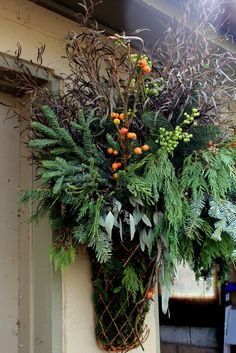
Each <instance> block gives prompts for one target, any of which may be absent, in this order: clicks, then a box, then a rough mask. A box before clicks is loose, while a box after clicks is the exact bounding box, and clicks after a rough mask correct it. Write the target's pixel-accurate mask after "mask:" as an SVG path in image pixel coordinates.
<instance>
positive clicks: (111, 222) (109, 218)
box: [105, 211, 115, 239]
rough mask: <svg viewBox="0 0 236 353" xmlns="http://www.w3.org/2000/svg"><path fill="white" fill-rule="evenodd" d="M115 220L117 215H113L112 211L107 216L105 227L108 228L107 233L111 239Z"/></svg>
mask: <svg viewBox="0 0 236 353" xmlns="http://www.w3.org/2000/svg"><path fill="white" fill-rule="evenodd" d="M114 222H115V217H114V216H113V214H112V212H111V211H110V212H109V213H108V214H107V216H106V218H105V229H106V231H107V234H108V235H109V237H110V239H111V235H112V229H113V226H114Z"/></svg>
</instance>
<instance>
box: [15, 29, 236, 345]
mask: <svg viewBox="0 0 236 353" xmlns="http://www.w3.org/2000/svg"><path fill="white" fill-rule="evenodd" d="M88 33H90V34H89V35H88ZM88 33H87V32H85V33H83V34H82V35H81V36H78V37H76V42H74V41H73V40H72V41H71V43H70V45H68V47H67V49H68V55H69V60H70V64H71V67H72V70H73V75H71V76H70V77H69V79H68V82H67V92H66V94H65V95H63V96H62V97H48V96H47V97H46V98H45V99H44V97H42V96H40V98H39V100H38V101H37V99H35V101H34V102H35V103H34V106H33V109H32V111H33V115H34V116H33V122H32V124H31V134H30V136H31V139H30V141H29V144H28V147H29V149H30V150H31V151H32V155H33V158H34V161H35V163H36V166H37V171H36V179H38V180H39V183H38V184H37V185H39V186H38V187H37V188H35V189H33V190H29V191H26V192H24V193H23V194H22V195H21V198H20V201H21V202H22V203H27V202H29V201H32V202H33V209H34V213H33V215H32V220H38V219H39V218H40V217H43V216H45V214H47V215H48V217H49V220H50V222H51V225H52V227H53V228H54V230H55V231H56V232H57V233H58V234H59V238H58V239H57V240H56V241H55V243H54V245H53V246H52V248H51V250H50V257H51V259H52V260H53V261H54V263H55V267H56V268H61V269H64V268H66V266H68V265H69V264H70V263H72V262H73V261H74V259H75V257H76V255H77V247H78V245H79V244H84V245H86V246H87V247H88V248H89V252H90V255H91V258H92V260H93V266H94V267H95V266H96V265H97V264H98V263H99V264H102V265H101V266H102V268H103V271H104V273H103V274H102V275H101V273H100V272H96V269H95V270H94V273H96V275H97V276H98V278H96V279H94V286H95V287H96V290H97V293H96V295H98V293H99V294H100V295H103V296H104V302H105V303H106V304H108V303H109V300H110V297H109V296H111V295H114V294H118V293H119V295H120V298H121V301H122V303H123V304H124V303H125V304H124V305H123V306H122V305H121V306H122V308H121V309H119V310H120V312H119V315H120V318H119V323H121V322H122V320H123V317H124V315H125V312H126V311H127V310H129V309H128V305H127V303H126V301H127V300H128V301H129V302H132V303H133V304H134V302H135V301H136V300H137V301H139V302H140V303H143V302H144V303H145V306H144V307H142V310H144V312H146V310H147V306H148V305H147V300H146V299H145V298H144V295H145V292H146V291H147V290H148V289H149V288H150V286H151V285H153V281H154V277H155V275H154V272H155V271H156V269H157V268H159V270H160V271H159V273H160V275H159V281H160V283H161V286H162V288H163V293H165V295H163V306H164V307H165V308H166V305H167V298H168V290H169V287H170V283H171V282H172V279H173V274H174V269H175V264H176V261H177V260H178V261H180V262H181V261H184V262H188V263H189V264H190V266H191V267H192V268H193V269H194V271H195V273H196V276H197V277H199V276H200V275H203V276H204V277H207V275H208V274H209V273H211V271H212V268H213V267H214V266H215V264H217V265H218V267H219V271H221V274H220V276H221V278H225V273H226V271H227V266H228V265H229V264H230V263H233V262H234V258H233V253H234V249H235V240H236V230H235V228H236V208H235V205H234V196H232V195H234V194H235V192H236V171H235V160H236V154H235V143H236V142H235V136H234V135H233V130H227V131H226V130H225V128H223V127H222V126H221V125H220V124H219V121H218V120H217V119H218V117H217V114H216V110H217V104H218V103H217V101H216V100H217V96H219V97H221V98H222V95H221V94H219V93H220V92H218V91H217V92H218V93H217V94H215V91H216V90H217V89H216V84H215V71H214V70H216V71H217V77H220V76H221V73H222V72H223V71H222V70H223V69H222V68H221V69H218V66H217V65H218V64H217V65H216V62H217V63H219V60H218V54H217V55H216V56H215V57H214V60H215V61H214V60H212V61H210V62H211V68H209V70H205V69H204V67H203V66H202V65H203V64H202V57H204V55H202V56H201V55H198V54H199V53H197V55H196V57H195V56H192V57H191V60H192V58H193V61H195V60H198V58H201V62H200V63H196V66H195V67H193V68H191V70H190V69H189V62H190V61H191V60H189V58H188V57H186V58H183V60H180V59H179V58H182V51H183V52H184V53H185V54H186V55H187V54H188V53H186V47H183V48H182V51H181V52H178V57H177V58H176V60H177V62H178V66H177V67H173V65H174V61H175V60H172V61H173V62H169V66H166V64H165V63H161V62H160V63H158V65H157V66H156V62H155V60H154V61H153V62H152V60H151V58H149V57H148V56H147V55H146V53H144V52H142V49H141V50H140V53H139V54H137V55H131V53H130V46H129V45H127V43H130V41H131V40H132V38H130V37H129V38H126V37H125V36H123V37H122V38H121V37H120V36H118V37H119V39H120V42H121V43H122V45H121V46H120V45H119V44H117V43H116V44H114V46H109V47H108V46H107V45H106V44H102V42H101V40H100V38H98V33H97V32H94V33H93V35H92V36H91V33H92V32H91V31H88ZM179 33H182V32H179ZM183 33H184V31H183ZM168 36H169V37H168V39H170V38H171V32H169V34H168ZM202 38H203V37H202V36H200V37H199V38H195V39H196V40H197V39H198V40H200V42H201V44H205V43H202ZM136 39H137V37H136ZM172 40H173V38H172ZM141 42H142V40H140V43H141ZM167 42H168V41H167ZM79 44H81V45H79ZM179 46H180V47H181V44H179V43H178V45H177V46H173V47H172V48H176V50H177V51H178V50H179V49H178V48H179ZM80 47H81V48H84V50H82V51H79V52H78V50H79V49H78V48H80ZM170 47H171V46H170ZM205 47H206V45H202V48H205ZM126 49H127V53H126ZM168 50H169V47H168V48H167V51H168ZM172 50H173V49H172ZM191 55H192V54H191ZM209 55H210V54H209ZM222 55H223V54H222ZM163 57H165V60H167V61H168V60H169V58H170V57H172V58H173V56H165V55H164V56H163ZM75 58H77V59H76V62H74V60H75ZM91 58H92V59H93V60H92V59H91ZM227 58H228V57H227V56H226V57H225V56H224V59H225V60H226V59H227ZM140 59H141V61H140ZM160 60H162V59H160ZM179 60H180V61H179ZM230 60H231V61H232V59H230ZM221 61H222V62H223V61H224V60H221ZM191 62H192V61H191ZM226 62H227V60H226ZM186 63H188V64H187V67H186V66H185V64H186ZM74 64H75V67H74V66H73V65H74ZM102 67H103V68H105V71H106V77H105V76H104V75H103V74H101V72H100V68H102ZM144 67H145V70H144ZM212 67H213V68H214V69H212ZM168 68H171V71H170V72H168ZM181 68H183V70H182V69H181ZM199 68H200V69H199ZM202 70H203V71H204V75H205V76H206V77H205V76H202V72H203V71H202ZM190 71H191V72H192V74H191V75H189V72H190ZM77 72H79V75H77ZM219 75H220V76H219ZM222 75H223V74H222ZM185 76H186V77H185ZM192 76H193V77H192ZM202 77H204V80H203V79H202ZM213 77H214V80H213ZM223 77H224V80H226V81H227V77H226V76H225V75H223ZM202 80H203V81H204V82H203V81H202ZM213 81H214V82H213ZM222 82H223V81H222ZM224 82H225V81H224ZM219 85H220V86H221V83H220V84H219ZM205 86H206V88H205ZM227 92H228V94H227V102H228V100H229V92H231V91H230V90H228V91H227ZM221 93H222V92H221ZM208 95H209V96H208ZM222 99H223V98H222ZM45 102H47V105H45ZM221 103H222V102H219V104H221ZM136 254H138V256H136ZM154 263H155V265H154ZM150 264H151V266H150V267H149V265H150ZM150 268H152V269H153V271H152V270H150ZM144 273H145V274H144ZM110 276H113V277H115V278H116V280H115V287H114V288H113V289H112V290H110V289H107V283H108V282H109V278H110ZM113 277H112V278H113ZM101 293H102V294H101ZM95 301H96V303H99V297H98V296H97V297H96V300H95ZM99 310H100V309H99ZM110 310H111V312H112V315H115V313H116V312H117V311H118V309H117V303H114V306H113V307H112V308H111V309H110ZM140 310H141V309H140ZM136 314H137V313H136ZM101 315H102V314H101ZM119 315H118V316H119ZM130 315H132V311H131V312H130ZM109 320H110V319H109ZM132 320H133V319H132ZM132 320H131V321H130V322H135V321H134V320H133V321H132ZM135 325H136V324H135ZM136 329H137V327H136ZM99 330H100V331H102V328H101V327H99ZM125 330H126V332H129V331H130V330H131V327H130V326H129V325H127V326H125ZM141 331H142V330H141V328H140V331H139V332H141ZM103 339H104V340H106V338H104V337H103ZM121 350H125V349H123V348H122V349H121Z"/></svg>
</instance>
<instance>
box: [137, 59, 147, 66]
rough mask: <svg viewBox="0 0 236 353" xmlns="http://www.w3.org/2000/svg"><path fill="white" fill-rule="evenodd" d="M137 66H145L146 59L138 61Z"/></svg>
mask: <svg viewBox="0 0 236 353" xmlns="http://www.w3.org/2000/svg"><path fill="white" fill-rule="evenodd" d="M138 64H139V66H141V67H142V66H146V65H147V60H146V59H140V60H139V61H138Z"/></svg>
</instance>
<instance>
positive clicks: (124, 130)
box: [119, 127, 129, 136]
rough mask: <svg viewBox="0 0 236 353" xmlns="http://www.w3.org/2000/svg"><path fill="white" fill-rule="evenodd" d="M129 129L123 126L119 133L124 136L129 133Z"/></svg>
mask: <svg viewBox="0 0 236 353" xmlns="http://www.w3.org/2000/svg"><path fill="white" fill-rule="evenodd" d="M128 131H129V130H128V129H126V127H122V128H121V129H120V130H119V133H120V134H121V135H123V136H125V135H127V133H128Z"/></svg>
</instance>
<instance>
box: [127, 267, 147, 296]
mask: <svg viewBox="0 0 236 353" xmlns="http://www.w3.org/2000/svg"><path fill="white" fill-rule="evenodd" d="M122 285H123V286H124V287H125V289H126V290H127V292H128V293H131V294H132V296H133V301H135V300H136V296H137V293H138V292H140V293H141V294H142V293H143V290H144V289H143V284H142V282H141V281H140V279H139V278H138V275H137V273H136V272H135V270H134V269H133V267H132V266H128V267H126V268H125V270H124V277H123V279H122Z"/></svg>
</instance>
